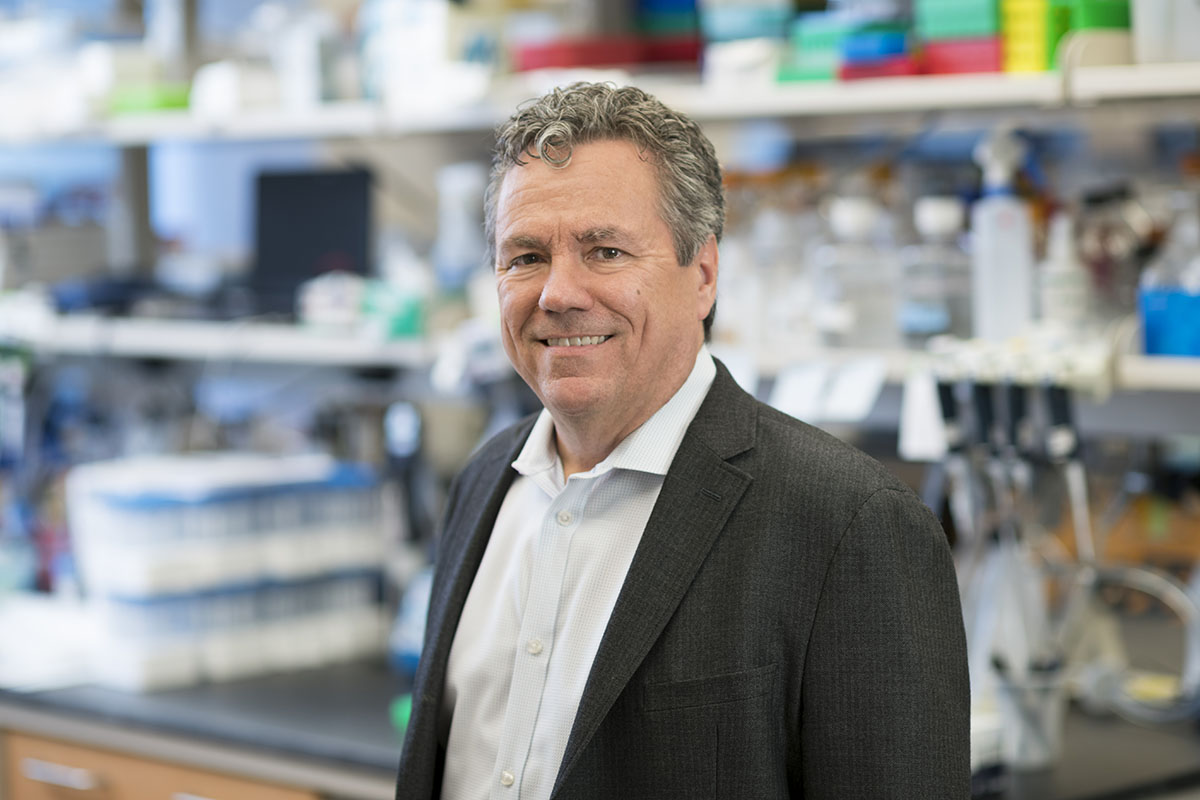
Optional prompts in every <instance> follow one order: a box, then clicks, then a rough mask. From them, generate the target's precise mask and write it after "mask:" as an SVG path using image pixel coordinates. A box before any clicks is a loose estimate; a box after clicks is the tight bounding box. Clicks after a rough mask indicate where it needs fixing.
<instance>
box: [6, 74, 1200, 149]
mask: <svg viewBox="0 0 1200 800" xmlns="http://www.w3.org/2000/svg"><path fill="white" fill-rule="evenodd" d="M630 80H631V81H632V82H633V83H636V84H637V85H639V86H642V87H643V88H645V89H646V90H647V91H650V92H653V93H654V94H656V95H657V96H659V97H660V98H661V99H662V100H663V101H664V102H665V103H667V104H668V105H671V106H673V107H675V108H678V109H679V110H681V111H684V112H685V113H687V114H689V115H691V116H693V117H694V118H696V119H698V120H701V121H709V122H718V121H736V120H739V119H755V118H806V117H818V116H827V117H828V116H832V117H837V116H855V115H866V114H876V113H899V112H924V111H953V110H964V111H970V110H986V109H1011V108H1031V109H1061V108H1069V107H1072V106H1090V105H1096V104H1099V103H1102V102H1109V101H1122V100H1139V99H1154V98H1186V97H1195V98H1200V63H1176V64H1133V65H1121V66H1101V67H1072V68H1069V69H1066V70H1064V71H1063V72H1047V73H1032V74H1020V73H977V74H965V75H925V76H917V77H911V78H908V77H905V78H881V79H873V80H861V81H849V82H837V81H833V82H799V83H792V84H763V85H746V84H737V85H730V86H722V85H710V84H705V83H702V82H701V81H700V80H699V79H698V77H697V76H696V75H694V74H689V75H686V76H684V75H678V74H672V75H645V76H634V77H631V78H630ZM545 81H546V79H545V78H542V79H540V80H539V79H538V78H537V76H536V75H534V76H530V75H517V76H513V77H511V78H508V79H505V80H499V81H497V82H496V83H495V85H494V86H493V89H492V90H491V91H490V92H489V94H488V98H487V99H486V100H484V101H481V102H476V103H471V104H468V105H461V106H453V107H444V108H437V109H421V110H416V109H414V110H411V111H399V110H395V109H388V108H387V107H385V106H383V105H381V104H378V103H373V102H370V101H343V102H335V103H326V104H322V105H318V106H314V107H313V108H311V109H308V110H302V111H301V110H296V111H287V110H279V109H263V110H254V111H246V112H242V113H239V114H236V115H231V116H226V117H219V118H206V117H203V116H199V115H196V114H193V113H190V112H188V111H165V112H154V113H145V114H129V115H123V116H119V117H112V118H108V119H102V120H91V121H86V122H81V123H79V124H76V125H70V124H66V123H64V124H61V125H55V126H54V127H52V128H47V127H45V126H42V127H37V128H32V127H28V126H24V125H23V124H19V123H15V122H14V123H12V124H7V125H0V144H10V145H12V144H21V143H32V142H45V141H62V142H67V141H79V140H83V141H87V140H98V141H105V142H110V143H113V144H117V145H122V146H139V145H146V144H151V143H153V142H159V141H171V140H199V141H208V140H215V141H223V140H224V141H254V140H277V139H308V138H317V139H336V138H369V137H383V136H404V135H414V134H436V133H454V132H478V131H487V130H489V129H491V128H492V127H494V126H495V125H496V124H497V123H499V122H500V121H502V120H503V119H504V118H505V117H506V116H507V114H508V113H509V112H510V111H511V110H512V109H513V108H515V107H516V106H517V104H518V103H519V102H521V101H522V100H524V99H527V98H530V97H534V96H536V95H537V94H539V93H540V92H541V91H542V90H544V89H545V88H546V85H548V84H545Z"/></svg>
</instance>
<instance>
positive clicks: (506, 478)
mask: <svg viewBox="0 0 1200 800" xmlns="http://www.w3.org/2000/svg"><path fill="white" fill-rule="evenodd" d="M535 418H536V415H534V417H531V418H530V419H529V420H528V421H527V422H526V423H525V424H523V425H521V426H520V427H519V428H518V429H517V431H516V432H515V433H514V438H513V440H512V444H510V446H508V447H502V448H498V450H497V452H496V455H495V456H493V457H492V458H490V459H488V460H486V461H483V462H480V463H479V464H478V465H473V466H477V467H478V470H477V472H476V474H479V475H483V476H487V477H485V478H482V479H480V481H479V482H478V484H477V486H476V487H472V488H471V489H469V490H465V492H464V493H463V494H461V495H460V496H458V497H457V498H452V499H453V500H454V502H455V503H456V504H457V505H459V506H460V507H463V508H465V509H467V510H465V511H464V512H463V518H462V521H461V522H456V523H455V524H454V525H453V527H452V528H449V529H447V530H445V531H443V534H442V539H441V541H439V543H438V561H439V563H441V564H444V565H446V566H447V567H449V569H450V572H449V573H448V574H447V575H445V576H444V577H442V576H439V580H438V581H436V583H435V586H434V594H433V596H431V597H430V602H429V618H428V621H427V623H426V630H427V631H429V632H430V634H431V636H432V638H431V639H429V640H428V641H426V643H425V646H424V648H423V650H422V653H421V662H420V666H419V668H418V675H417V678H416V680H415V682H414V688H417V689H419V690H420V692H421V697H420V704H419V705H418V704H414V707H416V708H420V709H422V711H423V712H424V713H423V714H421V715H420V716H419V717H414V719H413V721H412V723H411V724H410V727H411V728H413V730H412V731H411V732H410V733H409V735H408V737H407V740H406V744H405V748H408V747H410V746H417V747H423V750H424V753H423V755H424V758H423V759H422V762H423V767H424V769H423V770H421V771H420V773H419V774H420V778H419V780H423V779H425V778H428V783H427V784H425V785H424V788H423V787H422V786H414V785H406V789H405V790H406V792H407V791H411V792H413V794H411V795H406V796H412V797H418V796H421V797H423V796H426V795H429V796H432V797H436V796H437V791H438V790H437V786H438V784H439V783H440V781H441V775H440V774H435V773H437V771H438V770H439V769H440V766H439V765H438V761H437V757H436V756H437V750H438V748H439V747H440V744H439V743H438V741H437V739H438V731H437V721H438V718H439V716H440V714H441V707H442V695H443V693H444V690H445V683H446V665H447V661H448V660H449V658H450V647H451V645H452V644H453V643H454V634H455V632H456V631H457V629H458V620H459V618H460V617H461V616H462V611H463V606H464V605H465V604H466V601H467V594H468V593H469V592H470V591H471V584H472V583H473V582H474V580H475V573H476V572H477V571H478V570H479V564H480V562H481V561H482V560H483V553H484V551H485V550H486V549H487V543H488V539H490V538H491V534H492V527H493V526H494V524H495V521H496V516H497V515H498V514H499V513H500V506H501V505H502V504H503V502H504V497H505V495H506V494H507V493H508V489H509V487H510V486H511V485H512V482H513V478H514V477H515V475H516V471H515V470H513V469H512V468H511V467H510V465H511V464H512V462H513V459H515V458H516V457H517V454H518V453H519V452H520V450H521V447H522V446H523V445H524V444H525V440H526V438H528V436H529V431H530V430H531V429H532V427H533V422H534V419H535ZM418 743H420V744H418ZM426 788H427V789H428V791H426V790H425V789H426Z"/></svg>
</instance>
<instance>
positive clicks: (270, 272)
mask: <svg viewBox="0 0 1200 800" xmlns="http://www.w3.org/2000/svg"><path fill="white" fill-rule="evenodd" d="M256 185H257V194H256V198H255V234H254V269H253V272H252V273H251V277H250V287H251V289H252V290H253V291H254V298H255V305H256V308H257V310H258V311H259V312H277V313H284V314H291V313H293V311H294V310H295V303H296V292H297V290H298V289H299V288H300V285H301V284H303V283H304V282H305V281H307V280H310V279H312V278H315V277H317V276H318V275H321V274H324V273H326V272H335V271H344V272H353V273H357V274H359V275H365V274H367V272H368V268H369V265H370V261H371V258H370V252H371V250H370V242H371V194H370V185H371V173H370V171H369V170H367V169H365V168H352V169H327V170H306V171H297V172H264V173H262V174H260V175H259V176H258V179H257V184H256Z"/></svg>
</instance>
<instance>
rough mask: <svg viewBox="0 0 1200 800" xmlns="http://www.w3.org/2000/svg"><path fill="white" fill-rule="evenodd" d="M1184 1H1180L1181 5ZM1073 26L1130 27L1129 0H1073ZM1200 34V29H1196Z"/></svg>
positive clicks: (1075, 28) (1086, 28)
mask: <svg viewBox="0 0 1200 800" xmlns="http://www.w3.org/2000/svg"><path fill="white" fill-rule="evenodd" d="M1182 4H1183V3H1182V2H1180V5H1182ZM1071 27H1072V28H1073V29H1074V30H1090V29H1096V28H1100V29H1105V30H1111V29H1114V28H1115V29H1118V30H1127V29H1128V28H1129V0H1073V2H1072V3H1071ZM1194 33H1197V34H1200V31H1194Z"/></svg>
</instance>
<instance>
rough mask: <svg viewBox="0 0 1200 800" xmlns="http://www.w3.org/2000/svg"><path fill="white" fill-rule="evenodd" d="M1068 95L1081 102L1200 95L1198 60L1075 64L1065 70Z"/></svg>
mask: <svg viewBox="0 0 1200 800" xmlns="http://www.w3.org/2000/svg"><path fill="white" fill-rule="evenodd" d="M1067 95H1068V97H1069V99H1070V100H1071V101H1072V102H1073V103H1076V104H1080V105H1088V104H1096V103H1101V102H1106V101H1121V100H1148V99H1155V98H1176V97H1178V98H1182V97H1200V63H1173V64H1125V65H1121V66H1105V67H1076V68H1074V69H1072V70H1070V71H1068V73H1067Z"/></svg>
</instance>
